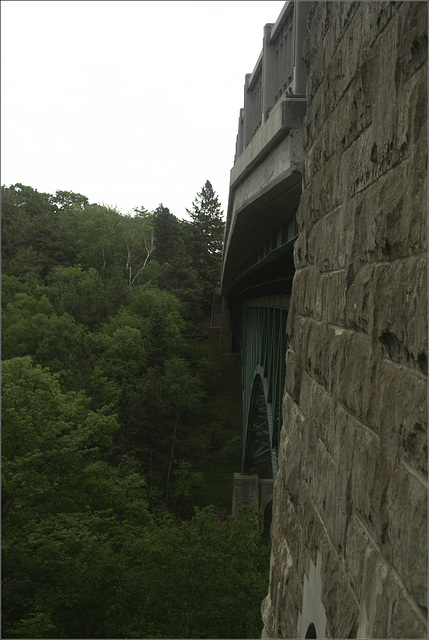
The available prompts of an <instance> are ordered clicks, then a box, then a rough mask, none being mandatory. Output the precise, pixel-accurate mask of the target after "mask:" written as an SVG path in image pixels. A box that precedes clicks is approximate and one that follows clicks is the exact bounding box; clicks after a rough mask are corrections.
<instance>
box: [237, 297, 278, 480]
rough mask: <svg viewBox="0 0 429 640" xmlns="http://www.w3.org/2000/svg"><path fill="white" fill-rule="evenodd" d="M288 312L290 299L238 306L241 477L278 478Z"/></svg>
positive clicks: (249, 301) (267, 299)
mask: <svg viewBox="0 0 429 640" xmlns="http://www.w3.org/2000/svg"><path fill="white" fill-rule="evenodd" d="M288 309H289V296H272V297H264V298H258V299H255V300H247V301H245V302H243V304H242V334H241V335H242V363H243V364H242V366H243V453H242V456H243V457H242V472H243V473H250V472H254V471H255V470H260V471H261V470H263V469H264V470H266V471H271V472H272V477H273V478H275V476H276V473H277V468H278V446H279V433H280V428H281V421H282V398H283V387H284V381H285V375H286V319H287V313H288Z"/></svg>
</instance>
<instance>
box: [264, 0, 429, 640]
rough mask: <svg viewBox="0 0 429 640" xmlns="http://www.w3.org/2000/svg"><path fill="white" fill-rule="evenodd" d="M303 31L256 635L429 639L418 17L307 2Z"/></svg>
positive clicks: (423, 53) (423, 110)
mask: <svg viewBox="0 0 429 640" xmlns="http://www.w3.org/2000/svg"><path fill="white" fill-rule="evenodd" d="M307 31H308V35H307V39H306V43H305V62H306V64H307V67H308V73H309V76H308V83H307V114H306V117H305V121H304V127H305V162H304V167H303V192H302V197H301V202H300V206H299V210H298V214H297V221H298V229H299V236H298V239H297V241H296V243H295V254H294V259H295V268H296V272H295V276H294V280H293V288H292V298H291V308H290V313H289V318H288V328H287V332H288V340H289V347H288V351H287V374H286V385H285V395H284V403H283V427H282V431H281V442H280V451H279V472H278V474H277V477H276V481H275V486H274V505H273V523H272V530H271V536H272V544H273V547H272V561H271V571H270V586H269V594H268V596H267V598H266V599H265V601H264V603H263V607H262V609H263V619H264V624H265V628H264V632H263V633H264V636H265V637H271V638H278V637H282V638H292V637H305V635H306V633H314V631H315V632H316V634H317V637H334V638H347V637H356V636H358V637H366V638H368V637H383V638H394V637H400V638H407V637H412V638H420V637H422V638H423V637H425V638H426V637H427V632H428V631H427V575H428V574H427V571H428V567H427V3H426V2H314V3H311V7H310V12H309V17H308V30H307ZM311 625H314V626H313V627H311ZM313 637H314V636H313Z"/></svg>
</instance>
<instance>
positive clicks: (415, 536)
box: [383, 464, 428, 607]
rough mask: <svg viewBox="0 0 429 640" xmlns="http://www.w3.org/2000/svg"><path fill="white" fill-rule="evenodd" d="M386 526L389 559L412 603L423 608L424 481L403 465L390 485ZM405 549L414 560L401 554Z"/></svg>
mask: <svg viewBox="0 0 429 640" xmlns="http://www.w3.org/2000/svg"><path fill="white" fill-rule="evenodd" d="M386 523H387V527H386V529H385V531H384V532H383V534H384V535H385V536H388V537H389V539H390V549H391V551H390V554H389V555H390V560H391V562H392V564H393V566H394V567H395V569H396V570H397V571H398V573H399V575H400V576H401V578H402V580H403V582H404V585H405V587H406V589H407V591H408V593H409V594H410V595H411V597H412V598H413V599H414V601H415V602H416V603H417V604H418V605H419V606H420V607H426V605H427V601H428V593H427V577H428V576H427V567H428V551H427V542H428V541H427V535H425V533H424V532H427V525H428V523H427V480H426V478H425V477H424V476H420V475H419V474H417V473H416V472H415V471H414V470H413V469H412V468H410V467H408V466H407V465H405V464H401V465H400V466H399V467H398V469H397V470H396V472H395V473H394V474H393V475H392V477H391V480H390V483H389V487H388V490H387V494H386ZM404 549H412V550H413V558H414V560H413V561H410V557H409V555H408V554H404Z"/></svg>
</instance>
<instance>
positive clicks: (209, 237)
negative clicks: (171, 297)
mask: <svg viewBox="0 0 429 640" xmlns="http://www.w3.org/2000/svg"><path fill="white" fill-rule="evenodd" d="M186 211H187V212H188V214H189V216H190V218H191V220H192V225H191V226H192V254H193V258H194V265H193V266H194V267H195V269H196V271H197V273H198V276H199V279H200V282H201V283H202V285H203V287H204V302H205V305H206V306H207V307H209V306H210V304H211V300H212V294H213V292H214V291H215V289H216V286H217V284H218V281H219V279H220V269H221V261H222V243H223V234H224V227H225V224H224V221H223V217H222V216H223V212H222V211H221V205H220V202H219V198H218V196H217V195H216V193H215V191H214V190H213V187H212V185H211V182H210V181H209V180H206V183H205V185H204V186H203V188H202V189H201V191H199V192H198V193H197V196H196V198H195V200H194V202H193V203H192V210H189V209H186Z"/></svg>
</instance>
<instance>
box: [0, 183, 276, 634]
mask: <svg viewBox="0 0 429 640" xmlns="http://www.w3.org/2000/svg"><path fill="white" fill-rule="evenodd" d="M193 206H194V209H193V212H192V215H191V218H192V220H191V222H189V221H180V220H178V219H177V218H176V217H175V216H174V215H173V214H171V213H170V211H169V210H168V209H167V208H166V207H163V205H160V207H158V209H157V210H156V211H155V212H149V211H147V210H146V209H145V208H144V207H138V208H136V209H135V210H134V213H135V215H134V216H122V215H121V214H119V213H118V212H117V211H116V210H115V209H111V208H108V207H104V206H101V205H96V204H90V203H89V201H88V198H86V196H83V195H82V194H79V193H74V192H69V191H57V192H56V193H55V195H50V194H45V193H39V192H38V191H37V190H35V189H33V188H31V187H27V186H25V185H22V184H16V185H12V186H11V187H9V188H7V187H2V209H3V210H2V214H3V217H2V228H3V264H2V267H3V276H2V311H3V316H2V330H3V331H2V356H3V358H4V362H3V371H2V373H3V376H2V385H3V398H2V400H3V403H2V440H3V448H2V481H3V496H2V498H3V501H2V513H3V523H2V524H3V545H2V552H3V608H2V612H3V637H10V638H25V637H27V638H30V637H32V638H96V637H106V638H109V637H112V638H115V637H124V638H145V637H146V638H157V637H159V638H165V637H212V638H215V637H225V636H227V637H231V638H233V637H246V636H247V637H256V634H257V635H259V633H260V626H261V625H260V614H259V607H260V601H261V599H262V597H263V596H264V595H265V592H266V587H267V585H266V582H267V578H268V549H267V547H266V545H265V543H263V542H262V541H261V540H260V537H259V534H258V533H257V531H256V530H255V526H254V516H255V514H253V515H252V516H251V517H250V521H248V519H247V520H246V518H242V519H240V520H238V521H237V520H236V519H231V518H229V517H227V516H226V515H225V513H228V512H229V511H230V505H231V492H232V476H233V470H234V468H235V465H236V464H238V461H239V459H240V431H241V403H240V368H239V365H238V364H237V363H236V362H235V361H234V362H233V361H232V360H230V361H225V359H223V358H222V356H221V355H220V354H219V353H218V352H217V350H216V347H215V346H214V345H212V344H211V343H209V342H208V341H207V323H208V319H207V317H206V316H205V315H204V314H205V313H206V312H207V309H208V306H207V305H208V303H209V302H210V300H211V294H212V289H213V287H214V286H215V284H216V281H217V279H218V277H219V271H220V255H219V247H220V245H219V238H220V235H221V234H220V230H221V227H222V225H223V223H221V222H220V215H221V214H220V211H219V204H218V201H217V197H216V196H215V194H214V192H213V190H212V187H211V185H210V183H208V182H207V183H206V185H205V186H204V188H203V190H202V192H201V193H200V194H198V196H197V199H196V201H195V202H194V205H193ZM152 240H153V243H152ZM208 505H213V506H208Z"/></svg>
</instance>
